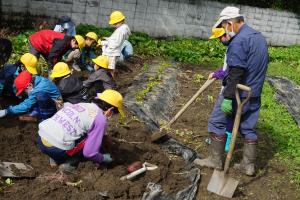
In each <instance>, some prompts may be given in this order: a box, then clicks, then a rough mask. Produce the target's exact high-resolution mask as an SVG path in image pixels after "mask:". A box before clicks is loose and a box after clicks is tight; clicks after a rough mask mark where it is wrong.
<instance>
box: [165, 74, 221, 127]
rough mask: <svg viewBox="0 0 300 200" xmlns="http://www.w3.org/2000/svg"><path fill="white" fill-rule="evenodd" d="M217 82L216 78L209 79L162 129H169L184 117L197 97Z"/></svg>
mask: <svg viewBox="0 0 300 200" xmlns="http://www.w3.org/2000/svg"><path fill="white" fill-rule="evenodd" d="M215 80H216V78H212V79H208V80H207V81H206V82H205V83H204V84H203V85H202V87H201V88H200V89H199V90H198V91H197V92H196V94H194V96H193V97H192V98H191V99H190V100H189V101H188V102H187V103H186V104H185V105H184V106H183V107H182V108H181V109H180V110H179V111H178V113H177V114H176V115H175V116H174V117H173V118H172V119H171V120H170V122H169V123H168V124H166V125H165V126H163V127H162V128H161V130H162V129H165V128H169V127H170V126H171V124H173V123H174V122H175V121H176V120H177V119H178V117H180V116H181V115H182V113H183V112H184V111H185V110H186V109H187V108H188V107H189V106H190V105H191V104H192V103H193V102H194V101H195V99H197V97H198V96H199V95H200V94H201V93H202V92H203V91H205V90H206V88H207V87H208V86H210V85H211V84H212V83H213V82H214V81H215Z"/></svg>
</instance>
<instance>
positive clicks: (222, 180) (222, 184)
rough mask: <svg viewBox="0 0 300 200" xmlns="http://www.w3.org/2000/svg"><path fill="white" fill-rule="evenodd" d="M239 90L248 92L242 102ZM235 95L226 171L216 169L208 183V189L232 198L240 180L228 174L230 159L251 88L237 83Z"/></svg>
mask: <svg viewBox="0 0 300 200" xmlns="http://www.w3.org/2000/svg"><path fill="white" fill-rule="evenodd" d="M239 90H242V91H245V92H247V93H248V95H247V97H246V98H245V99H244V100H243V101H242V102H241V99H240V95H239ZM235 97H236V101H237V111H236V115H235V119H234V125H233V131H232V139H231V143H230V148H229V152H228V154H227V157H226V161H225V166H224V171H219V170H216V169H215V170H214V172H213V175H212V177H211V179H210V181H209V183H208V186H207V190H208V191H210V192H213V193H216V194H217V195H220V196H224V197H227V198H232V196H233V194H234V191H235V190H236V188H237V186H238V183H239V181H238V180H235V179H233V178H231V177H229V176H228V175H227V172H228V169H229V164H230V160H231V157H232V154H233V150H234V146H235V141H236V137H237V134H238V129H239V126H240V121H241V115H242V109H243V106H244V105H245V104H246V103H247V102H248V100H249V99H250V97H251V88H249V87H247V86H245V85H241V84H237V87H236V90H235Z"/></svg>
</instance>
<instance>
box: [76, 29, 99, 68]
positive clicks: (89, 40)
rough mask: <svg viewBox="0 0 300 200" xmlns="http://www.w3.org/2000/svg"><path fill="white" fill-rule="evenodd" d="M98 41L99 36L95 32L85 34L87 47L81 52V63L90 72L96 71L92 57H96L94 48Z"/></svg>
mask: <svg viewBox="0 0 300 200" xmlns="http://www.w3.org/2000/svg"><path fill="white" fill-rule="evenodd" d="M97 41H98V36H97V34H96V33H95V32H88V33H87V34H86V35H85V47H84V48H83V49H82V52H81V58H80V61H81V65H82V68H83V69H86V70H88V71H89V72H93V71H94V67H93V63H92V62H91V60H92V59H94V58H96V55H95V51H94V49H93V48H92V47H93V45H95V44H96V43H97Z"/></svg>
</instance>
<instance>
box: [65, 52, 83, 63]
mask: <svg viewBox="0 0 300 200" xmlns="http://www.w3.org/2000/svg"><path fill="white" fill-rule="evenodd" d="M79 58H80V50H79V49H75V50H73V51H71V52H70V53H69V55H68V58H67V59H66V62H73V61H74V60H78V59H79Z"/></svg>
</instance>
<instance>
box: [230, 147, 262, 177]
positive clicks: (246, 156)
mask: <svg viewBox="0 0 300 200" xmlns="http://www.w3.org/2000/svg"><path fill="white" fill-rule="evenodd" d="M256 146H257V143H256V141H246V142H245V143H244V149H243V160H242V162H241V163H238V164H234V169H236V170H240V171H241V172H243V173H244V174H246V175H248V176H253V175H254V174H255V160H256Z"/></svg>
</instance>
